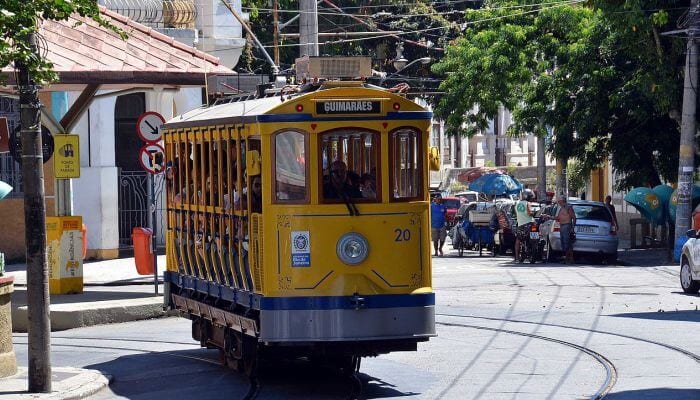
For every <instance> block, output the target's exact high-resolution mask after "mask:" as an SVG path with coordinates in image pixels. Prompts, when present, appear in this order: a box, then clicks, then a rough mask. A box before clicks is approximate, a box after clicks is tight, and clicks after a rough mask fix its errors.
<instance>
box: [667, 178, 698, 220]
mask: <svg viewBox="0 0 700 400" xmlns="http://www.w3.org/2000/svg"><path fill="white" fill-rule="evenodd" d="M698 204H700V186H693V194H692V196H691V200H690V209H691V210H694V209H695V207H697V205H698ZM677 206H678V193H677V190H674V191H673V193H671V198H670V200H669V201H668V219H669V221H671V223H672V224H675V223H676V207H677Z"/></svg>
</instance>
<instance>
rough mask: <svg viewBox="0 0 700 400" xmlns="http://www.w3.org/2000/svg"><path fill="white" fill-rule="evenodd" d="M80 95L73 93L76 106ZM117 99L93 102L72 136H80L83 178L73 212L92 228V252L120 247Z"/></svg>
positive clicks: (76, 186)
mask: <svg viewBox="0 0 700 400" xmlns="http://www.w3.org/2000/svg"><path fill="white" fill-rule="evenodd" d="M78 95H79V93H77V92H72V93H70V96H69V102H70V103H71V104H72V103H73V102H75V100H76V99H77V97H78ZM115 104H116V97H106V98H102V99H99V100H96V101H94V102H93V104H92V105H91V106H90V108H89V111H87V112H86V113H85V114H84V115H83V117H82V118H81V119H80V121H79V122H78V123H77V124H76V126H75V128H74V129H73V132H72V133H77V134H78V135H80V167H81V168H80V178H79V179H73V212H74V214H75V215H81V216H82V217H83V223H84V224H85V226H87V228H88V235H87V236H88V249H102V250H104V249H108V250H109V249H112V250H113V249H117V248H119V225H118V208H119V207H118V204H119V203H118V201H119V199H118V192H117V184H118V179H119V178H118V170H117V168H116V167H115V159H114V106H115Z"/></svg>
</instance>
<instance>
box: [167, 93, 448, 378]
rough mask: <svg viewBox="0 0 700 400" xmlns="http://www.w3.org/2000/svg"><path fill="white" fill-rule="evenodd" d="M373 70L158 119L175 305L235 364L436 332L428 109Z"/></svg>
mask: <svg viewBox="0 0 700 400" xmlns="http://www.w3.org/2000/svg"><path fill="white" fill-rule="evenodd" d="M367 86H368V85H365V84H364V83H363V82H342V81H336V82H333V81H326V82H323V83H320V84H310V85H306V86H300V87H296V88H294V87H292V88H283V89H281V90H278V91H277V92H276V93H275V94H274V95H272V96H268V97H259V98H254V99H245V98H232V99H230V100H228V101H224V102H221V103H220V104H215V105H213V106H210V107H206V108H201V109H197V110H194V111H191V112H188V113H186V114H184V115H182V116H179V117H176V118H175V119H173V120H171V121H169V122H168V123H166V124H165V125H164V126H163V132H164V141H165V148H166V157H167V160H168V170H167V198H168V202H167V204H168V206H167V209H168V224H169V225H168V231H167V239H168V241H167V243H168V246H167V256H168V263H167V271H166V273H165V281H166V300H165V301H166V305H167V306H168V307H170V308H174V309H178V310H181V311H182V312H183V313H184V314H186V315H187V316H189V318H190V319H192V321H193V337H194V338H195V339H197V340H199V341H200V342H201V343H202V345H203V346H209V347H212V346H213V347H218V348H220V349H221V350H222V353H223V354H224V355H225V359H226V360H227V362H228V363H229V364H230V365H231V366H233V367H234V368H244V369H245V370H246V371H247V372H251V371H252V370H253V369H254V368H255V365H256V360H257V357H258V356H259V355H260V354H261V352H263V353H267V352H275V351H279V352H282V353H283V354H288V355H292V356H299V355H305V356H311V357H319V358H324V359H326V360H331V361H333V362H334V363H336V364H338V365H339V366H340V367H342V368H344V369H348V370H357V369H358V368H359V360H360V357H365V356H376V355H378V354H382V353H387V352H391V351H402V350H416V348H417V343H418V342H421V341H426V340H428V338H429V337H431V336H434V335H435V322H434V318H435V317H434V305H435V297H434V294H433V291H432V288H431V257H430V256H431V253H430V220H429V202H428V191H427V181H428V160H427V155H428V149H427V145H428V132H429V129H430V119H431V113H430V112H428V111H426V110H425V109H424V108H423V107H421V106H419V105H417V104H416V103H414V102H412V101H410V100H408V99H406V98H405V97H403V96H400V95H397V94H394V93H391V92H390V91H387V90H382V89H380V88H376V87H374V88H372V87H367Z"/></svg>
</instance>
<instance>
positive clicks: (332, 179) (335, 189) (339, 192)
mask: <svg viewBox="0 0 700 400" xmlns="http://www.w3.org/2000/svg"><path fill="white" fill-rule="evenodd" d="M323 197H324V198H325V199H343V198H347V197H350V198H355V199H361V198H362V193H360V189H359V188H358V187H354V186H353V185H352V184H351V183H350V182H349V179H348V168H347V166H346V165H345V163H344V162H342V161H340V160H335V161H333V162H332V163H331V169H330V176H329V178H328V180H327V181H326V182H325V183H324V184H323Z"/></svg>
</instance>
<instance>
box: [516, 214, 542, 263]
mask: <svg viewBox="0 0 700 400" xmlns="http://www.w3.org/2000/svg"><path fill="white" fill-rule="evenodd" d="M518 235H519V236H520V249H519V252H518V253H519V255H518V261H520V262H521V263H522V262H524V261H525V260H526V259H527V260H529V261H530V264H534V263H535V262H537V261H544V259H543V258H542V255H543V254H544V246H545V241H544V238H543V237H542V235H540V224H539V222H538V221H535V222H531V223H529V224H527V226H526V227H525V229H523V230H520V231H519V232H518Z"/></svg>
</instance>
